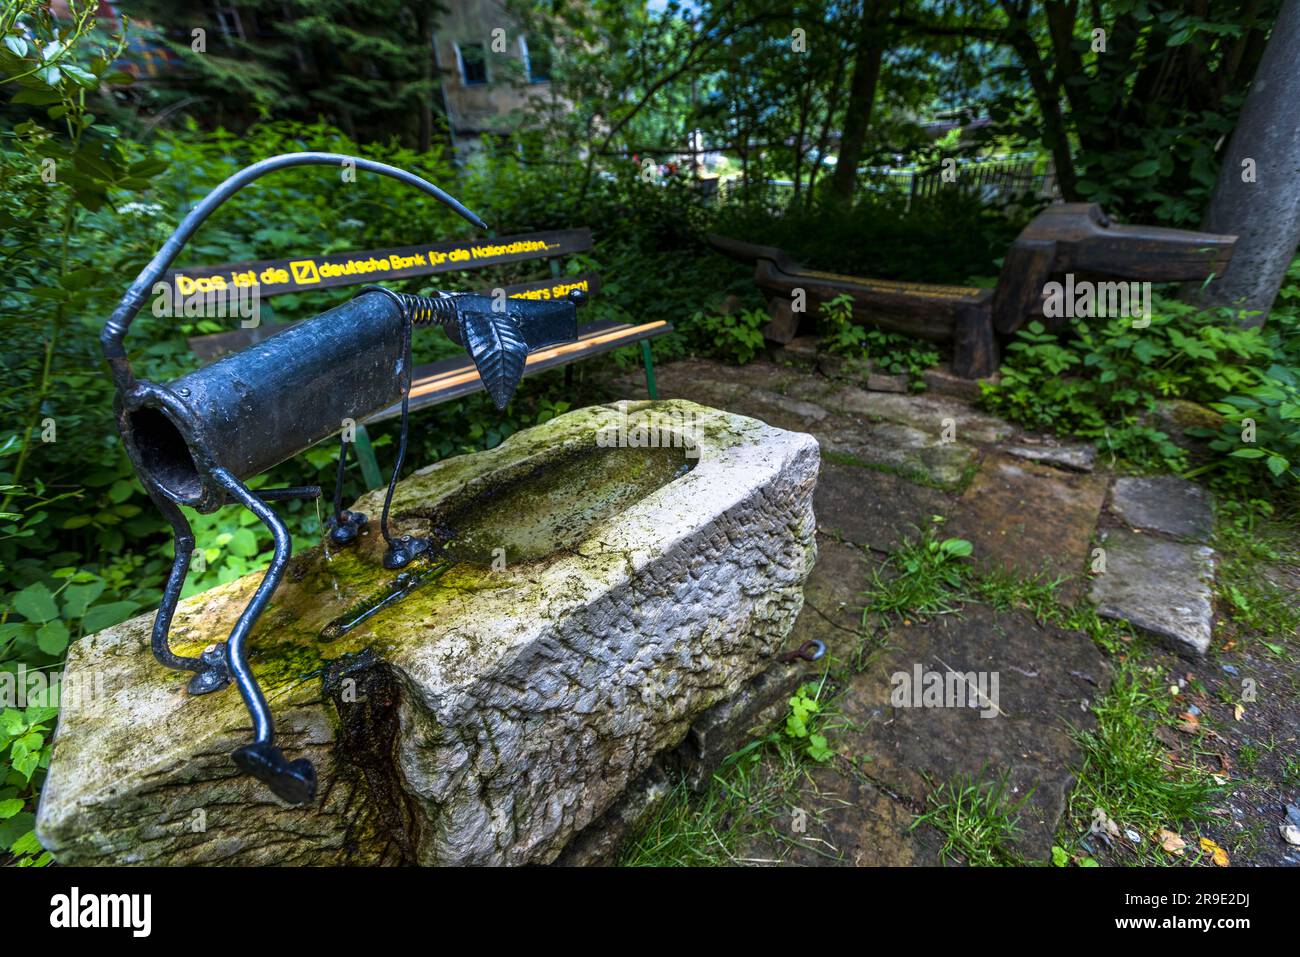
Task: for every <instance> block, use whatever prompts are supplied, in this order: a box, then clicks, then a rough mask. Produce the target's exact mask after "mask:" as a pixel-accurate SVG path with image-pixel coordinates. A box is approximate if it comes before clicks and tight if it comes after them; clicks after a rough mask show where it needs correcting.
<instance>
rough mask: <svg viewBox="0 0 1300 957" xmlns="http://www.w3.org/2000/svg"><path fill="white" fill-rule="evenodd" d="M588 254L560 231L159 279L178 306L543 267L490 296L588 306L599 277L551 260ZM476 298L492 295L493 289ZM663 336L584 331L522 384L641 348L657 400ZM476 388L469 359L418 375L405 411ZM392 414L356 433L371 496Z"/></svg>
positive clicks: (578, 239) (243, 336) (621, 329)
mask: <svg viewBox="0 0 1300 957" xmlns="http://www.w3.org/2000/svg"><path fill="white" fill-rule="evenodd" d="M590 248H591V230H590V229H586V228H583V229H567V230H556V231H552V232H543V233H528V234H523V235H517V236H505V237H497V238H490V239H467V240H460V241H452V242H444V243H433V244H426V245H420V246H403V247H399V248H396V249H386V250H382V249H376V250H366V251H363V252H351V253H333V254H329V255H324V256H315V257H311V258H304V259H276V260H259V261H256V262H243V263H227V264H224V265H219V266H204V267H201V268H194V269H176V270H172V271H171V272H169V273H168V274H167V282H168V283H169V284H171V286H172V288H173V290H174V291H175V292H176V293H177V295H178V296H180V297H185V296H189V295H193V294H195V293H199V292H204V291H212V290H217V291H221V290H228V289H230V288H231V287H232V286H238V285H248V284H256V285H257V287H258V294H259V296H261V297H268V296H279V295H285V294H288V293H300V292H310V291H316V290H319V289H329V288H335V287H341V286H353V285H361V284H365V283H374V282H380V281H383V280H393V279H410V278H413V277H416V276H428V275H434V274H436V273H443V272H451V271H460V270H466V271H468V270H474V269H482V268H485V267H488V266H509V265H512V264H514V263H520V262H527V261H530V260H538V259H543V260H547V261H549V265H550V270H551V278H549V279H541V280H533V281H530V282H520V283H513V284H510V285H505V286H500V287H497V288H499V289H501V290H502V291H504V293H505V295H507V296H509V297H512V298H527V299H559V298H562V297H564V296H566V295H568V293H569V291H570V290H572V289H581V290H582V291H583V292H585V293H586V294H587V295H588V296H589V297H593V296H595V295H596V294H597V293H598V292H599V291H600V277H599V276H598V275H597V274H595V273H582V274H579V275H576V276H563V275H561V270H560V264H559V257H562V256H566V255H569V254H571V253H580V252H586V251H587V250H589V249H590ZM479 291H480V292H484V293H493V292H495V289H483V290H479ZM294 325H295V323H271V322H267V323H260V324H259V325H257V326H253V327H250V328H240V329H232V330H231V331H229V332H218V333H212V334H210V335H203V336H191V337H190V339H189V346H190V350H191V351H192V352H193V353H194V355H195V356H197V357H198V358H199V360H200V361H202V362H204V363H205V364H206V363H208V362H213V361H215V360H217V359H220V358H221V357H222V356H224V355H228V354H230V353H232V352H238V351H239V350H241V349H244V348H246V347H248V346H250V345H253V344H255V343H258V342H262V341H264V340H266V339H268V338H270V337H271V336H274V335H277V334H279V333H281V332H284V331H285V330H286V329H289V328H291V327H292V326H294ZM671 331H672V325H671V324H670V323H668V322H666V321H663V320H657V321H655V322H644V323H639V324H634V323H620V322H594V323H588V324H585V325H582V326H580V327H579V331H578V340H577V341H576V342H570V343H564V344H562V345H558V346H552V347H551V348H549V349H543V350H540V351H538V352H535V353H533V354H531V355H529V357H528V360H527V363H526V365H525V367H524V375H532V374H534V373H537V372H544V371H546V370H548V369H555V368H560V367H563V368H564V371H565V381H566V383H567V382H569V381H570V380H571V375H572V363H574V362H578V361H580V360H582V359H586V358H588V357H591V356H596V355H600V354H602V353H605V352H610V351H612V350H614V349H618V348H620V347H622V346H628V345H633V344H639V345H640V347H641V360H642V363H643V365H644V366H645V377H646V391H647V393H648V394H649V396H650V398H652V399H656V398H658V390H657V389H656V386H655V376H654V355H653V353H652V352H651V349H650V340H651V339H653V338H654V337H656V336H661V335H664V334H665V333H668V332H671ZM482 388H483V381H482V380H481V379H480V378H479V374H478V370H477V369H476V368H475V367H474V362H473V360H471V359H470V358H469V356H467V355H466V356H455V357H452V358H449V359H443V360H440V361H438V362H432V363H427V364H424V365H420V366H416V367H415V368H414V369H413V370H412V376H411V393H410V402H409V404H410V410H411V411H412V412H416V411H418V410H420V409H423V408H427V407H429V406H432V405H437V404H438V403H441V402H449V401H451V400H452V399H458V398H460V397H462V396H465V395H469V394H470V393H472V392H477V391H479V390H481V389H482ZM400 411H401V406H400V405H394V406H392V407H391V408H388V409H385V410H383V411H382V412H379V413H378V414H376V415H373V416H371V417H370V418H369V419H367V420H366V422H365V423H359V424H358V426H357V434H356V444H355V448H356V452H357V459H358V461H359V462H360V463H361V470H362V474H363V475H364V477H365V481H366V485H367V487H369V488H377V487H378V486H379V485H381V484H382V479H381V476H380V473H379V466H378V464H377V463H376V461H375V453H374V449H373V448H372V447H371V444H370V438H369V435H368V434H367V433H366V430H365V425H366V424H367V423H375V422H383V421H385V420H387V419H390V418H393V417H395V416H397V415H399V414H400Z"/></svg>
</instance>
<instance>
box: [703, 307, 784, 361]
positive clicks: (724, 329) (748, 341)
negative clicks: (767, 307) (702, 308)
mask: <svg viewBox="0 0 1300 957" xmlns="http://www.w3.org/2000/svg"><path fill="white" fill-rule="evenodd" d="M767 319H768V317H767V313H766V312H764V311H763V310H762V309H740V310H737V311H735V312H731V313H709V312H697V313H695V315H693V316H692V317H691V324H692V326H693V327H694V329H695V333H694V334H695V337H696V340H697V342H698V343H699V345H700V350H701V351H702V352H704V353H706V354H707V355H711V356H713V357H714V358H717V359H721V360H723V361H724V362H729V363H731V364H732V365H738V366H743V365H744V364H745V363H747V362H750V361H752V360H753V359H754V357H755V356H757V355H758V354H759V352H761V351H762V349H763V333H762V332H760V331H759V330H760V329H762V328H763V326H764V325H765V324H766V323H767Z"/></svg>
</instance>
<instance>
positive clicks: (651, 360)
mask: <svg viewBox="0 0 1300 957" xmlns="http://www.w3.org/2000/svg"><path fill="white" fill-rule="evenodd" d="M641 361H642V362H644V363H645V391H646V394H647V395H648V396H650V398H652V399H657V398H659V389H658V387H656V386H655V357H654V353H653V352H651V351H650V340H649V339H642V340H641Z"/></svg>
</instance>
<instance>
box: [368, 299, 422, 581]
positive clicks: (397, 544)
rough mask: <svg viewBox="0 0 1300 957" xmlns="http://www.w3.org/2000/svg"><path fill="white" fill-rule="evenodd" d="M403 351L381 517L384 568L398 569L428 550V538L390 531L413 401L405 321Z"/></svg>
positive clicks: (408, 324) (409, 336)
mask: <svg viewBox="0 0 1300 957" xmlns="http://www.w3.org/2000/svg"><path fill="white" fill-rule="evenodd" d="M403 351H404V355H405V359H404V360H403V361H404V362H405V364H406V372H405V375H406V380H405V382H404V383H403V384H402V429H401V434H400V436H399V438H398V440H397V462H396V463H394V465H393V475H392V477H391V478H390V479H389V480H388V491H387V492H386V493H385V494H384V510H383V512H382V513H381V514H380V516H379V531H380V532H381V533H382V534H383V536H384V541H385V542H387V543H388V548H387V549H386V550H385V551H384V567H385V568H387V569H389V570H390V571H394V570H396V569H398V568H405V567H406V566H407V565H409V564H410V563H411V561H412V560H413V559H414V558H415V557H416V556H417V555H420V554H422V553H423V552H426V551H428V549H429V540H428V539H427V538H415V537H413V536H411V535H403V536H402V537H401V538H397V539H395V538H393V536H392V535H391V534H390V533H389V531H388V511H389V509H390V508H391V507H392V504H393V492H395V491H396V490H397V478H398V476H399V475H401V474H402V463H403V462H404V461H405V460H406V441H407V433H408V431H409V425H410V402H411V323H410V322H409V321H408V322H407V323H406V332H405V339H404V343H403Z"/></svg>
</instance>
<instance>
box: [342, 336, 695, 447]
mask: <svg viewBox="0 0 1300 957" xmlns="http://www.w3.org/2000/svg"><path fill="white" fill-rule="evenodd" d="M672 328H673V327H672V325H671V324H669V323H668V322H667V321H665V320H662V319H660V320H656V321H654V322H644V323H641V324H639V325H632V324H630V323H625V322H612V321H610V322H593V323H592V324H590V325H588V326H584V327H583V328H582V330H581V332H580V333H579V337H578V341H577V342H566V343H563V344H561V345H557V346H551V347H550V348H548V349H541V350H539V351H537V352H534V353H532V354H531V355H529V357H528V360H527V362H526V364H525V366H524V375H532V374H533V373H537V372H544V371H546V370H547V369H554V368H558V367H559V366H563V365H567V364H568V363H570V362H575V361H577V360H578V359H586V358H589V357H591V356H596V355H601V354H602V353H605V352H610V351H612V350H614V349H618V348H620V347H621V346H627V345H632V344H634V343H637V342H640V341H642V340H643V339H652V338H654V337H655V336H661V335H664V334H665V333H668V332H671V331H672ZM482 388H483V380H482V379H480V378H479V374H478V370H477V369H476V368H474V362H473V360H472V359H470V358H469V357H468V356H464V357H461V356H456V357H453V358H450V359H443V360H441V361H439V362H431V363H428V364H427V365H423V366H417V367H416V369H415V370H414V375H413V376H412V381H411V398H410V409H411V411H412V412H414V411H416V410H417V409H422V408H427V407H428V406H431V405H437V404H438V403H441V402H448V401H450V400H452V399H458V398H460V397H461V396H463V395H469V394H470V393H473V392H478V391H479V390H480V389H482ZM401 411H402V407H401V405H400V404H395V405H392V406H389V407H388V408H387V409H384V410H383V411H382V412H378V413H376V414H375V415H373V416H371V417H370V418H369V419H367V420H366V424H367V425H369V424H372V423H375V422H383V421H385V420H387V419H392V418H396V417H397V416H399V415H400V414H401Z"/></svg>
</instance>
